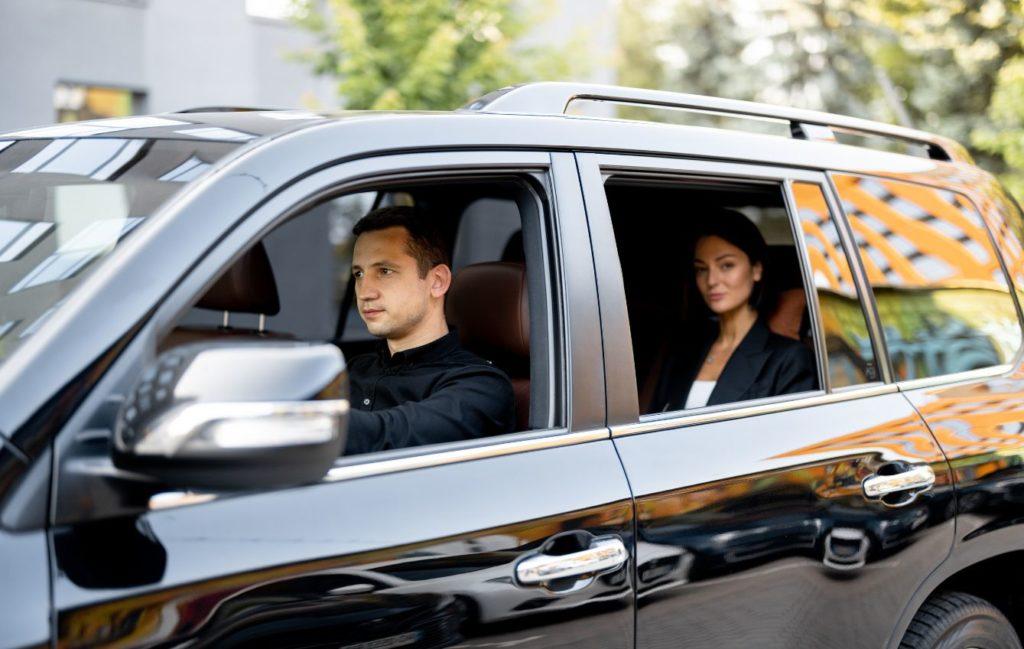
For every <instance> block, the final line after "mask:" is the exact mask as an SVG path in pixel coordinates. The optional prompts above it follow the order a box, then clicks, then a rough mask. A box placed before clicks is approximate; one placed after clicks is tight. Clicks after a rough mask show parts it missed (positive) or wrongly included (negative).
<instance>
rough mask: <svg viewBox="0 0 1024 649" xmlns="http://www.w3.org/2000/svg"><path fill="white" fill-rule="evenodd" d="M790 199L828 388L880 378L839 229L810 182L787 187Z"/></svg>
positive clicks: (817, 189)
mask: <svg viewBox="0 0 1024 649" xmlns="http://www.w3.org/2000/svg"><path fill="white" fill-rule="evenodd" d="M793 197H794V198H795V200H796V207H797V211H798V212H799V214H800V229H801V230H802V231H803V235H804V240H805V241H806V242H807V256H808V261H809V264H810V268H811V275H812V276H813V278H814V288H815V290H816V291H817V293H818V305H819V308H820V310H821V326H822V331H823V332H824V335H825V348H826V350H827V353H828V375H829V382H830V384H831V386H832V387H833V388H838V387H844V386H848V385H856V384H858V383H866V382H871V381H878V380H879V379H880V378H881V377H880V376H879V374H878V368H877V366H876V364H875V353H874V349H873V348H872V346H871V335H870V334H869V332H868V325H867V320H866V319H865V317H864V310H863V308H862V305H861V301H860V299H859V298H858V296H857V287H856V286H855V285H854V282H853V274H852V273H851V272H850V264H849V262H848V260H847V258H846V253H845V252H844V250H843V244H842V240H841V239H840V237H839V229H838V228H837V227H836V223H835V221H834V220H833V219H832V216H831V214H829V209H828V204H827V203H826V202H825V196H824V194H823V193H822V189H821V187H820V186H819V185H815V184H812V183H793Z"/></svg>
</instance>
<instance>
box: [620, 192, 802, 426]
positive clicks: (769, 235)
mask: <svg viewBox="0 0 1024 649" xmlns="http://www.w3.org/2000/svg"><path fill="white" fill-rule="evenodd" d="M605 192H606V195H607V198H608V206H609V211H610V214H611V218H612V227H613V229H614V233H615V241H616V246H617V249H618V253H619V261H620V264H621V267H622V277H623V285H624V288H625V291H626V305H627V309H628V315H629V327H630V335H631V338H632V340H631V342H632V346H633V357H634V365H635V370H636V376H637V393H638V397H639V406H640V413H641V414H653V413H659V412H672V411H677V410H686V409H690V408H693V407H700V406H702V405H707V406H714V405H721V404H724V403H733V402H739V401H748V400H754V399H760V398H765V397H772V396H780V395H782V394H794V393H798V392H805V391H813V390H816V389H818V387H819V385H818V383H819V381H818V368H817V359H816V358H815V353H814V348H815V341H814V332H813V327H812V323H811V321H810V318H809V317H808V309H807V292H806V289H805V286H804V280H803V271H802V267H801V263H800V258H799V254H798V252H797V246H796V242H795V239H794V235H793V226H792V221H791V219H790V216H789V212H788V210H787V208H786V202H785V199H784V192H783V187H782V185H781V183H779V184H775V183H757V184H753V183H749V184H748V183H742V182H738V181H735V180H730V179H721V180H707V181H704V180H700V181H698V180H692V181H690V180H681V181H679V182H665V181H654V180H647V179H640V178H628V177H624V176H612V177H611V178H610V179H609V180H608V181H607V182H606V183H605ZM723 214H731V215H732V216H730V217H729V218H731V219H734V220H737V221H736V222H737V223H740V224H742V223H744V222H745V223H746V224H747V225H748V226H749V227H750V228H753V229H754V232H756V236H755V238H759V239H762V240H763V246H764V250H763V255H762V256H763V260H762V262H761V266H762V270H763V274H762V279H761V280H760V281H757V282H755V283H754V286H753V287H752V288H751V289H750V298H749V300H748V301H749V303H750V304H752V305H753V306H754V310H755V315H756V319H757V324H756V325H755V326H753V327H751V329H750V330H749V332H748V333H747V335H746V336H745V337H744V338H743V342H738V341H737V342H738V345H739V346H737V347H735V349H734V350H733V351H732V352H731V355H729V356H728V357H727V360H725V361H724V367H723V368H722V369H721V373H720V375H719V376H718V377H717V380H715V381H703V380H702V379H701V378H700V377H701V376H702V375H703V370H704V368H703V367H702V366H703V364H708V363H714V362H715V358H714V357H715V354H716V353H717V352H715V351H714V346H715V344H716V341H717V340H718V334H719V326H720V322H721V319H722V316H720V312H719V311H718V310H716V308H717V307H716V306H715V305H713V304H712V303H711V302H713V301H715V300H717V299H718V296H717V294H716V290H712V291H711V292H708V293H704V292H702V289H701V288H700V282H699V281H698V273H699V272H700V267H699V260H695V255H697V256H699V255H700V254H701V253H700V252H699V243H700V241H701V240H702V239H704V238H706V233H707V231H708V229H709V227H711V226H712V225H713V222H714V221H715V220H716V219H720V218H722V215H723ZM757 245H758V246H760V245H761V244H757ZM730 290H731V289H730ZM726 317H729V316H726ZM718 362H719V364H720V365H721V363H722V361H721V360H719V361H718ZM697 390H705V391H706V392H707V394H706V395H703V396H702V397H701V398H703V399H704V403H699V399H694V400H691V398H690V397H691V396H692V393H694V392H696V391H697ZM694 404H697V405H694Z"/></svg>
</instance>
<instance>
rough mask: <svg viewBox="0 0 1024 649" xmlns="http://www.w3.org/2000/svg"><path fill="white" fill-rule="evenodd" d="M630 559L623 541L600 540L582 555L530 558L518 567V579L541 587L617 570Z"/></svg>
mask: <svg viewBox="0 0 1024 649" xmlns="http://www.w3.org/2000/svg"><path fill="white" fill-rule="evenodd" d="M627 558H629V553H628V552H626V546H625V545H624V544H623V543H622V539H618V538H607V539H597V540H595V541H594V542H593V543H592V544H591V546H590V547H589V548H587V549H586V550H581V551H580V552H573V553H571V554H563V555H550V554H537V555H534V556H532V557H527V558H526V559H523V560H522V561H520V562H519V563H518V564H517V565H516V579H517V580H518V581H519V583H520V584H522V585H523V586H539V585H541V584H544V583H547V582H550V581H555V580H556V579H565V578H567V577H586V576H590V575H596V574H597V573H599V572H605V571H608V570H614V569H616V568H619V567H621V566H622V565H623V564H624V563H626V559H627Z"/></svg>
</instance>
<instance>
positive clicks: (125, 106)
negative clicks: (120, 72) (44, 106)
mask: <svg viewBox="0 0 1024 649" xmlns="http://www.w3.org/2000/svg"><path fill="white" fill-rule="evenodd" d="M145 101H146V94H145V93H143V92H139V91H138V90H132V89H129V88H115V87H106V86H90V85H84V84H79V83H69V82H61V83H58V84H57V87H56V88H54V91H53V106H54V108H55V109H56V111H57V121H58V122H77V121H81V120H86V119H100V118H103V117H127V116H128V115H137V114H139V113H144V112H146V111H145Z"/></svg>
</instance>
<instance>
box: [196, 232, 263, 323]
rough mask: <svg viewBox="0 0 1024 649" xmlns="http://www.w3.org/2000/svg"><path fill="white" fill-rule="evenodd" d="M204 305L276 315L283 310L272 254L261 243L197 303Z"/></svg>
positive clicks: (218, 309) (217, 308) (204, 306)
mask: <svg viewBox="0 0 1024 649" xmlns="http://www.w3.org/2000/svg"><path fill="white" fill-rule="evenodd" d="M196 306H197V307H199V308H201V309H213V310H214V311H231V312H234V313H262V314H264V315H276V314H277V312H278V311H280V310H281V302H280V300H279V299H278V296H277V282H275V281H274V271H273V269H271V267H270V258H269V257H267V251H266V249H265V248H264V247H263V244H262V243H257V244H256V245H255V246H253V247H252V248H250V249H249V251H248V252H246V253H245V254H244V255H242V257H241V258H240V259H239V260H238V261H236V262H235V263H234V264H233V265H232V266H231V268H229V269H227V271H225V273H224V274H223V275H221V276H220V279H218V280H217V283H216V284H214V285H213V286H211V287H210V290H208V291H207V292H206V295H204V296H203V297H202V299H200V300H199V302H198V303H197V304H196Z"/></svg>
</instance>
